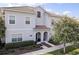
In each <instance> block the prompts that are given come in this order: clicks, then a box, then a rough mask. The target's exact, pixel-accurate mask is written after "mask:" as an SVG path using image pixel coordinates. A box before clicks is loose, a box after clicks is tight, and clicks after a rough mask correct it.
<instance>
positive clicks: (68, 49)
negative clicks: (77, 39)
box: [45, 46, 79, 55]
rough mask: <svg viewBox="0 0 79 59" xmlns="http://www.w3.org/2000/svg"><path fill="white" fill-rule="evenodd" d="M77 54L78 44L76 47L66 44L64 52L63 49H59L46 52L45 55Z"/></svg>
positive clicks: (78, 51)
mask: <svg viewBox="0 0 79 59" xmlns="http://www.w3.org/2000/svg"><path fill="white" fill-rule="evenodd" d="M50 54H51V55H77V54H79V46H77V47H76V48H75V47H74V46H68V47H66V53H65V54H64V53H63V49H59V50H56V51H52V52H48V53H46V54H45V55H50Z"/></svg>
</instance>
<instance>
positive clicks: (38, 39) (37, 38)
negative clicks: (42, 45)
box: [36, 32, 41, 43]
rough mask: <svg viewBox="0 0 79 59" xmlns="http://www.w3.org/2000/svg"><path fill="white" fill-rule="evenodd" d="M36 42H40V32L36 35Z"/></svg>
mask: <svg viewBox="0 0 79 59" xmlns="http://www.w3.org/2000/svg"><path fill="white" fill-rule="evenodd" d="M36 42H37V43H38V42H41V33H40V32H37V33H36Z"/></svg>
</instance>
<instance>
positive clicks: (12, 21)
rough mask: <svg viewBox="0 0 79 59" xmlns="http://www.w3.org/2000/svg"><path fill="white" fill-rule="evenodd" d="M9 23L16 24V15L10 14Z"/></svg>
mask: <svg viewBox="0 0 79 59" xmlns="http://www.w3.org/2000/svg"><path fill="white" fill-rule="evenodd" d="M9 24H15V16H9Z"/></svg>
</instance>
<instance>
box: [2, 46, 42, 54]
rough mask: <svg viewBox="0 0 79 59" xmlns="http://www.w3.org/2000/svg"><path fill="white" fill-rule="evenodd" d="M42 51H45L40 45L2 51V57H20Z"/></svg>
mask: <svg viewBox="0 0 79 59" xmlns="http://www.w3.org/2000/svg"><path fill="white" fill-rule="evenodd" d="M40 49H43V48H42V47H41V46H40V45H33V46H27V47H20V48H15V49H1V50H0V55H19V54H24V53H28V52H32V51H37V50H40Z"/></svg>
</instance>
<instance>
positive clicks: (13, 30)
mask: <svg viewBox="0 0 79 59" xmlns="http://www.w3.org/2000/svg"><path fill="white" fill-rule="evenodd" d="M0 10H1V12H2V16H3V19H4V20H5V26H6V33H5V40H4V42H5V43H14V42H21V41H28V40H34V41H36V42H37V43H41V42H44V41H49V38H50V37H51V30H52V29H51V20H52V17H54V15H55V14H51V13H49V12H47V11H45V10H44V9H43V8H41V7H28V6H21V7H3V8H1V9H0Z"/></svg>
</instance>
